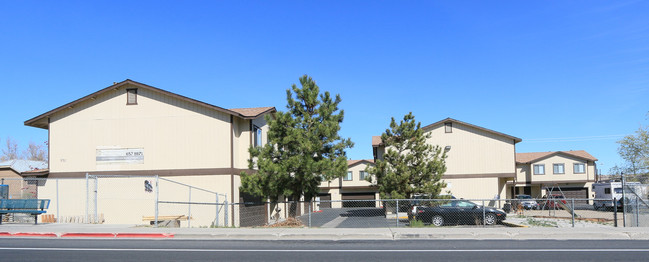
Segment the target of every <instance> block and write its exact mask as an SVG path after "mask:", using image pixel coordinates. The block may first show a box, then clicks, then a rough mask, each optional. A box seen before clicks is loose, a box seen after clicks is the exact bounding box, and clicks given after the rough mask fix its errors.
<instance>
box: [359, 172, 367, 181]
mask: <svg viewBox="0 0 649 262" xmlns="http://www.w3.org/2000/svg"><path fill="white" fill-rule="evenodd" d="M366 177H367V173H366V172H365V171H360V172H359V175H358V179H360V180H365V178H366Z"/></svg>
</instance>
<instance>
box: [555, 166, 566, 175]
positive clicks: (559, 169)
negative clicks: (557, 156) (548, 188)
mask: <svg viewBox="0 0 649 262" xmlns="http://www.w3.org/2000/svg"><path fill="white" fill-rule="evenodd" d="M552 172H553V173H554V174H565V173H566V172H565V170H564V167H563V164H553V165H552Z"/></svg>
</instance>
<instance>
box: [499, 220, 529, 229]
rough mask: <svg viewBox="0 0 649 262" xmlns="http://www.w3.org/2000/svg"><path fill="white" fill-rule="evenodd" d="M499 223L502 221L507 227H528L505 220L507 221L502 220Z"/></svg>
mask: <svg viewBox="0 0 649 262" xmlns="http://www.w3.org/2000/svg"><path fill="white" fill-rule="evenodd" d="M501 223H502V224H503V225H505V226H508V227H524V228H528V227H529V226H526V225H519V224H514V223H511V222H507V221H502V222H501Z"/></svg>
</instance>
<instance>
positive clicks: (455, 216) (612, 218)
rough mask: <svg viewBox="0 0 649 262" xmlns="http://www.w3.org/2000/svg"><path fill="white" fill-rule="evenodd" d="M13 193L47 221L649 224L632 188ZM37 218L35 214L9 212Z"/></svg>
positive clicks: (51, 185)
mask: <svg viewBox="0 0 649 262" xmlns="http://www.w3.org/2000/svg"><path fill="white" fill-rule="evenodd" d="M0 184H3V185H8V194H7V196H6V197H7V198H10V199H49V200H50V201H51V202H50V206H49V208H48V209H47V214H46V215H41V216H40V217H41V219H40V221H39V222H42V223H107V224H135V225H141V226H165V227H260V226H265V227H283V226H291V227H293V226H303V227H314V228H376V227H431V226H433V227H434V226H451V227H453V226H460V227H502V226H513V225H521V226H528V227H615V226H618V227H647V226H649V200H648V199H647V196H646V195H645V193H644V192H635V191H634V189H633V188H625V195H624V197H622V198H621V199H616V198H614V199H594V198H589V199H585V198H583V199H582V198H579V199H578V198H574V199H573V198H550V199H547V198H541V199H385V200H320V201H283V202H276V203H273V202H267V201H262V199H261V198H258V197H257V198H255V197H251V196H247V195H241V196H240V198H239V201H238V202H235V203H229V202H228V200H229V198H228V195H226V194H221V193H218V192H214V191H211V190H207V189H204V188H201V187H197V186H194V185H190V184H187V183H181V182H179V181H177V180H174V179H170V178H161V177H157V176H88V177H87V178H81V179H79V178H74V179H73V178H59V179H46V178H4V179H0ZM3 219H4V221H3V222H4V223H6V222H9V223H10V222H16V223H30V222H33V219H34V218H33V216H30V215H28V214H13V215H6V216H4V218H3Z"/></svg>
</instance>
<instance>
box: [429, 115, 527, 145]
mask: <svg viewBox="0 0 649 262" xmlns="http://www.w3.org/2000/svg"><path fill="white" fill-rule="evenodd" d="M445 123H458V124H461V125H465V126H470V127H473V128H475V129H479V130H482V131H485V132H488V133H492V134H495V135H498V136H504V137H506V138H509V139H512V140H514V142H515V143H518V142H521V141H523V139H520V138H518V137H515V136H510V135H508V134H505V133H501V132H498V131H494V130H491V129H488V128H484V127H481V126H476V125H473V124H469V123H467V122H462V121H460V120H457V119H453V118H450V117H448V118H446V119H444V120H440V121H437V122H435V123H432V124H430V125H427V126H425V127H422V129H424V130H428V129H432V128H433V127H436V126H439V125H443V124H445Z"/></svg>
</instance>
